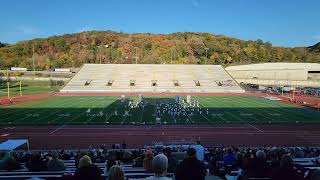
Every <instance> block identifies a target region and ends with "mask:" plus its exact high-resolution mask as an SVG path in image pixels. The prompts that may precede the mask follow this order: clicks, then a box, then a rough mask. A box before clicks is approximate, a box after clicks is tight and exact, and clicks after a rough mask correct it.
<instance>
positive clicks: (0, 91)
mask: <svg viewBox="0 0 320 180" xmlns="http://www.w3.org/2000/svg"><path fill="white" fill-rule="evenodd" d="M59 89H61V87H59V86H52V87H50V86H22V95H29V94H39V93H48V92H55V91H58V90H59ZM7 93H8V89H7V86H0V97H4V96H7ZM19 95H20V86H19V85H13V86H11V87H10V96H19Z"/></svg>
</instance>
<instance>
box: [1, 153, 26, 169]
mask: <svg viewBox="0 0 320 180" xmlns="http://www.w3.org/2000/svg"><path fill="white" fill-rule="evenodd" d="M20 168H21V167H20V165H19V163H18V162H17V161H16V159H15V158H14V157H13V156H12V155H11V154H10V153H3V154H2V156H1V160H0V170H7V171H11V170H16V169H20Z"/></svg>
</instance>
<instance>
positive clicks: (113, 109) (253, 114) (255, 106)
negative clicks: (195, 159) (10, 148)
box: [0, 96, 320, 125]
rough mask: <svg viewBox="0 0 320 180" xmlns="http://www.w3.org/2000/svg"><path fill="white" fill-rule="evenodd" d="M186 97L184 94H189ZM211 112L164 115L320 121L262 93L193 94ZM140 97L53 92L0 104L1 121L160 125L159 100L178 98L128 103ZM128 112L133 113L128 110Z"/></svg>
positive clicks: (201, 120)
mask: <svg viewBox="0 0 320 180" xmlns="http://www.w3.org/2000/svg"><path fill="white" fill-rule="evenodd" d="M184 98H185V97H181V99H184ZM193 99H195V100H198V101H199V103H200V106H201V107H202V108H203V109H208V111H209V113H208V114H207V113H202V114H194V115H192V116H188V117H187V118H186V117H177V118H173V117H172V116H170V115H163V116H162V117H161V123H162V124H227V123H245V124H248V123H249V124H259V123H319V119H320V112H319V111H316V110H311V109H306V108H301V107H298V106H295V105H291V104H285V103H281V102H277V101H271V100H267V99H264V98H262V97H239V96H207V97H193ZM137 100H138V97H128V98H127V99H126V101H125V103H121V101H120V97H103V96H99V97H97V96H81V97H78V96H73V97H55V96H53V97H48V98H45V99H41V100H37V101H31V102H26V103H19V104H16V105H11V106H8V107H2V108H0V124H2V125H68V124H72V125H73V124H131V125H151V124H155V113H156V104H158V103H159V102H160V101H162V102H174V97H166V98H163V97H145V101H146V102H148V105H147V106H145V107H144V108H134V109H130V108H128V106H127V105H128V101H132V102H133V103H135V102H136V101H137ZM125 111H128V115H125Z"/></svg>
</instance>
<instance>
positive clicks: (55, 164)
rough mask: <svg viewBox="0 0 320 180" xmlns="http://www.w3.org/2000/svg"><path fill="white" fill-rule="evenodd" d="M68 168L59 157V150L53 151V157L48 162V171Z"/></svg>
mask: <svg viewBox="0 0 320 180" xmlns="http://www.w3.org/2000/svg"><path fill="white" fill-rule="evenodd" d="M65 169H66V168H65V166H64V162H63V161H62V160H61V159H59V154H58V152H57V151H54V152H53V153H52V158H51V159H50V160H49V161H48V162H47V170H48V171H64V170H65Z"/></svg>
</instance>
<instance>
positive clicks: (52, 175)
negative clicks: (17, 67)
mask: <svg viewBox="0 0 320 180" xmlns="http://www.w3.org/2000/svg"><path fill="white" fill-rule="evenodd" d="M227 149H228V148H223V147H215V148H206V153H205V164H206V167H207V171H208V173H207V178H206V179H220V178H219V177H218V176H220V177H221V178H225V179H238V178H239V177H240V175H241V172H242V171H243V169H241V168H240V167H241V164H238V165H234V166H232V167H231V166H227V165H225V164H224V160H223V158H222V157H224V156H225V155H226V153H227V151H226V150H227ZM101 150H102V149H99V150H98V149H93V150H87V151H86V153H87V154H88V155H89V154H91V155H90V156H91V157H92V159H93V160H94V159H95V157H97V155H96V154H97V152H98V151H101ZM258 150H263V151H264V152H265V153H266V155H267V159H266V162H267V163H268V164H270V165H271V164H272V161H274V159H273V158H272V155H273V154H277V155H278V156H282V155H285V154H290V156H292V157H293V162H294V166H295V168H296V169H297V172H299V173H301V174H304V176H305V179H307V176H308V174H311V173H312V172H314V171H315V170H320V164H319V162H317V161H318V160H319V153H320V149H319V148H300V147H287V148H286V147H285V148H283V147H282V148H275V147H270V148H265V149H263V148H253V149H251V148H233V150H232V151H233V152H234V155H235V156H236V157H238V156H239V154H242V155H244V157H243V158H245V154H247V155H248V153H249V152H250V153H249V156H248V157H247V158H248V160H250V159H253V157H250V154H251V156H252V154H254V153H255V152H256V151H258ZM125 151H127V152H131V153H132V154H136V153H137V152H138V153H137V154H136V156H137V157H141V156H142V155H143V151H141V150H121V149H117V150H109V151H106V149H105V150H103V152H105V153H106V154H105V155H107V154H109V155H110V153H111V154H112V153H118V154H117V155H120V156H119V157H120V159H119V160H120V161H121V160H122V159H121V157H123V156H122V155H121V153H123V152H125ZM134 151H135V152H134ZM153 151H154V152H155V154H156V153H161V152H163V151H164V149H161V150H160V149H157V150H155V149H154V150H153ZM61 152H62V151H61ZM70 152H72V151H69V153H70ZM41 153H42V156H43V155H45V156H50V155H49V154H50V151H42V152H41ZM74 153H75V151H74ZM78 153H79V151H78ZM12 154H14V153H12ZM21 154H24V155H26V152H17V153H16V154H15V155H14V156H15V157H16V158H17V161H19V157H20V158H21V157H22V156H20V155H21ZM219 154H220V155H219ZM62 155H63V154H60V156H61V157H63V156H62ZM171 155H172V157H174V158H175V159H176V160H177V161H178V162H181V161H182V160H183V159H184V158H185V157H186V154H185V152H181V149H173V152H172V154H171ZM219 156H220V158H219ZM296 156H297V157H296ZM299 156H303V157H299ZM76 157H77V156H76V153H75V154H74V155H73V156H70V159H68V160H63V162H64V165H65V167H66V169H65V171H55V172H52V171H46V170H43V171H38V172H32V171H29V170H28V165H27V164H28V162H19V163H20V167H21V168H19V169H17V170H10V171H8V170H0V179H6V180H13V179H19V180H20V179H28V178H34V177H38V178H43V179H50V180H56V179H57V180H62V179H67V178H70V177H72V176H73V174H74V173H75V170H76V169H77V168H76V165H75V164H76V160H75V159H76ZM106 158H107V157H106ZM221 158H222V159H221ZM22 159H24V158H22ZM45 159H46V158H45V157H43V160H45ZM20 160H21V159H20ZM236 161H238V160H236ZM242 161H243V162H245V160H244V159H242ZM213 163H214V164H213ZM94 164H95V165H96V166H97V167H98V168H99V169H100V170H101V174H102V177H103V179H107V175H106V174H104V169H105V167H106V164H105V163H97V162H95V163H94ZM239 165H240V166H239ZM121 166H122V168H123V171H124V173H125V176H126V177H127V178H128V179H134V180H137V179H145V178H146V177H150V176H152V175H153V173H150V172H146V171H145V169H144V168H143V167H141V166H135V160H132V162H125V163H121ZM213 166H215V167H217V168H218V169H214V168H212V167H213ZM173 176H174V175H173V173H172V172H169V173H167V177H173ZM222 176H223V177H222ZM248 179H260V180H261V179H271V177H269V176H268V177H249V178H248Z"/></svg>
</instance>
